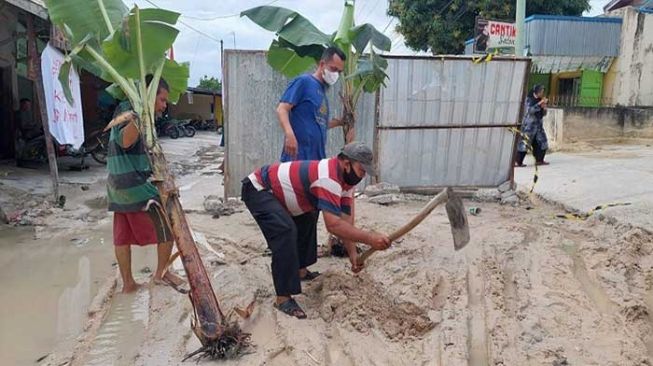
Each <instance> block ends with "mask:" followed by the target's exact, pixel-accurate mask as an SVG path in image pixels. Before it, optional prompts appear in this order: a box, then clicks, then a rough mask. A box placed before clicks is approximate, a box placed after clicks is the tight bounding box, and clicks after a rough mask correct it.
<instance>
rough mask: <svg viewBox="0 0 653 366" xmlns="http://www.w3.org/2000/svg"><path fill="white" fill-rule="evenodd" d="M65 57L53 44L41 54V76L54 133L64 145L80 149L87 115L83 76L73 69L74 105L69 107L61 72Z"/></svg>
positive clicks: (71, 79) (72, 89)
mask: <svg viewBox="0 0 653 366" xmlns="http://www.w3.org/2000/svg"><path fill="white" fill-rule="evenodd" d="M63 63H64V55H63V54H62V53H61V52H59V50H57V49H56V48H54V47H52V46H51V45H50V44H48V46H47V47H46V48H45V50H44V51H43V54H41V73H42V75H43V89H44V92H45V106H46V108H47V111H48V125H49V126H50V133H51V134H52V136H54V138H55V139H57V141H58V142H59V144H61V145H72V146H73V148H75V149H78V148H79V147H80V146H82V144H83V143H84V115H83V114H82V97H81V91H80V84H79V75H78V74H77V71H76V70H75V68H71V70H70V76H69V77H68V85H69V87H70V91H71V92H72V96H73V101H72V104H68V101H67V100H66V95H65V94H64V92H63V87H62V86H61V83H60V82H59V70H60V69H61V65H63Z"/></svg>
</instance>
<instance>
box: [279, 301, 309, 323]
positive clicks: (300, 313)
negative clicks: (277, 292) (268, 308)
mask: <svg viewBox="0 0 653 366" xmlns="http://www.w3.org/2000/svg"><path fill="white" fill-rule="evenodd" d="M274 307H275V308H276V309H277V310H279V311H281V312H283V313H285V314H286V315H290V316H294V317H295V318H297V319H306V313H305V312H304V310H302V308H301V307H300V306H299V304H297V302H296V301H295V299H288V300H286V301H285V302H284V303H282V304H277V303H275V304H274Z"/></svg>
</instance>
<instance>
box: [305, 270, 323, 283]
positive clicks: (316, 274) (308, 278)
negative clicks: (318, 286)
mask: <svg viewBox="0 0 653 366" xmlns="http://www.w3.org/2000/svg"><path fill="white" fill-rule="evenodd" d="M320 275H321V273H320V272H311V271H309V270H306V276H304V277H302V278H301V280H302V281H313V280H314V279H316V278H318V277H320Z"/></svg>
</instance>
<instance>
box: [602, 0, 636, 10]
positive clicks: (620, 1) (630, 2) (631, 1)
mask: <svg viewBox="0 0 653 366" xmlns="http://www.w3.org/2000/svg"><path fill="white" fill-rule="evenodd" d="M645 2H646V0H612V1H610V2H609V3H608V5H606V6H604V7H603V11H604V12H606V13H608V12H611V11H613V10H617V9H621V8H624V7H626V6H638V5H642V4H643V3H645Z"/></svg>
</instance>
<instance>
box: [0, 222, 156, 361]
mask: <svg viewBox="0 0 653 366" xmlns="http://www.w3.org/2000/svg"><path fill="white" fill-rule="evenodd" d="M155 252H156V248H154V247H153V246H151V247H149V246H148V247H147V249H146V250H139V248H136V249H135V250H134V251H133V255H132V261H133V271H134V273H138V271H139V270H140V269H141V268H142V267H143V263H147V264H148V265H150V268H153V267H152V265H153V263H156V254H155ZM114 262H115V257H114V251H113V245H112V227H111V224H105V225H101V226H98V227H95V228H93V230H92V231H89V232H85V233H75V234H65V235H61V236H56V237H51V238H47V239H39V240H34V234H33V231H32V230H31V229H27V228H9V229H4V228H3V229H0V284H1V285H2V291H0V304H1V305H0V324H1V326H0V355H2V361H1V362H0V364H3V365H31V364H34V363H35V361H36V360H37V359H38V358H40V357H41V356H44V355H47V354H49V353H50V352H51V351H52V350H53V349H54V348H55V347H56V346H57V345H58V344H60V343H63V342H67V341H72V340H74V339H75V338H77V337H78V336H79V334H80V333H81V332H82V330H83V328H84V325H85V324H86V321H87V319H88V315H87V311H88V307H89V305H90V303H91V301H92V299H93V297H94V296H95V295H96V294H97V291H98V289H99V286H101V285H102V283H103V282H104V281H105V280H106V278H107V277H109V276H113V275H114V273H115V267H113V263H114Z"/></svg>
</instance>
